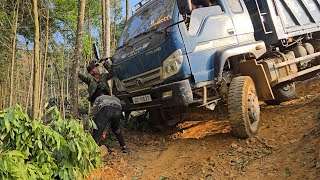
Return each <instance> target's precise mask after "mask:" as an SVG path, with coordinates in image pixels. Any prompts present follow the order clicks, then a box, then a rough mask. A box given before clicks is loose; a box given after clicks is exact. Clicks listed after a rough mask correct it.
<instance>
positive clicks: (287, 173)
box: [283, 168, 291, 177]
mask: <svg viewBox="0 0 320 180" xmlns="http://www.w3.org/2000/svg"><path fill="white" fill-rule="evenodd" d="M283 176H284V177H289V176H291V171H290V169H289V168H285V169H284V172H283Z"/></svg>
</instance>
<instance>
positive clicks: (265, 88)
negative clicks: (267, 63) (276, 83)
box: [239, 60, 274, 101]
mask: <svg viewBox="0 0 320 180" xmlns="http://www.w3.org/2000/svg"><path fill="white" fill-rule="evenodd" d="M239 73H241V75H243V76H250V77H251V78H252V79H253V81H254V84H255V86H256V90H257V94H258V97H259V100H260V101H264V100H271V99H274V95H273V92H272V90H271V86H270V84H269V81H268V79H267V76H266V72H265V70H264V68H263V66H262V65H261V64H257V61H256V60H247V61H244V62H241V63H239Z"/></svg>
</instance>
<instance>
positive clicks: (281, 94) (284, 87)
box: [265, 82, 296, 105]
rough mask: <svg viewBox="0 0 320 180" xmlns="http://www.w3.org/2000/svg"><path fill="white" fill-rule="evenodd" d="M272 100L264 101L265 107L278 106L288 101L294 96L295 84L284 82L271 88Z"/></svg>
mask: <svg viewBox="0 0 320 180" xmlns="http://www.w3.org/2000/svg"><path fill="white" fill-rule="evenodd" d="M272 91H273V95H274V100H268V101H265V103H266V104H267V105H279V104H280V103H282V102H285V101H289V100H291V99H293V98H294V96H295V95H296V85H295V82H284V83H281V84H278V85H276V86H275V87H273V88H272Z"/></svg>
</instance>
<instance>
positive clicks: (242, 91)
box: [228, 76, 260, 138]
mask: <svg viewBox="0 0 320 180" xmlns="http://www.w3.org/2000/svg"><path fill="white" fill-rule="evenodd" d="M228 109H229V114H230V125H231V128H232V130H231V131H232V134H233V135H234V136H236V137H239V138H248V137H254V136H255V135H256V134H257V132H258V128H259V124H260V107H259V101H258V96H257V92H256V88H255V85H254V82H253V80H252V79H251V77H249V76H239V77H236V78H234V79H233V80H232V82H231V85H230V88H229V94H228Z"/></svg>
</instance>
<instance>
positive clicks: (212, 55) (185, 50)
mask: <svg viewBox="0 0 320 180" xmlns="http://www.w3.org/2000/svg"><path fill="white" fill-rule="evenodd" d="M204 1H207V3H206V4H204V5H199V4H197V5H195V4H192V2H194V1H191V0H150V1H148V0H143V1H141V2H140V3H138V4H137V7H138V8H137V9H136V11H135V12H134V14H133V15H132V17H131V18H130V19H129V20H128V22H127V23H126V26H125V28H124V30H123V33H122V35H121V37H120V39H119V41H118V46H117V49H116V51H115V54H114V56H113V57H112V60H113V65H112V67H113V74H114V76H115V77H114V87H115V88H116V91H115V92H116V95H117V97H118V98H119V99H120V100H121V103H122V105H123V109H124V110H125V111H132V110H140V109H159V108H172V107H177V106H184V107H187V106H190V105H196V106H197V107H206V108H209V109H211V110H213V109H214V108H215V106H216V105H217V103H218V101H222V102H223V103H225V104H227V105H228V110H229V114H230V120H229V122H230V124H231V127H232V132H233V134H234V135H236V136H238V137H243V138H246V137H252V136H254V135H256V133H257V130H258V127H259V123H260V107H259V101H267V100H270V101H275V100H277V101H279V102H280V101H285V100H289V99H291V98H293V97H294V84H293V83H292V82H293V80H294V78H295V77H297V76H300V75H303V74H306V73H309V72H311V71H315V70H319V69H320V65H318V63H313V64H315V65H316V66H315V67H312V68H309V67H311V66H309V65H310V62H313V60H314V59H315V57H317V56H319V55H320V54H319V53H318V52H316V51H315V50H314V49H313V46H312V45H311V41H310V43H309V40H310V39H311V38H310V37H311V34H312V33H314V34H315V35H316V36H319V33H318V32H319V31H320V29H319V28H314V26H312V29H310V30H306V29H305V28H306V26H304V25H300V26H296V27H295V29H296V30H297V29H298V30H299V29H300V31H299V33H297V31H296V30H295V31H294V32H293V31H292V32H289V31H287V30H286V29H289V28H290V27H292V25H291V24H292V23H291V24H290V23H285V22H286V21H287V22H291V20H290V18H291V19H293V20H295V19H298V20H300V19H299V18H302V21H303V20H306V19H307V18H305V17H302V16H301V17H300V16H295V14H294V13H292V12H293V11H297V8H295V7H296V6H297V5H301V3H299V2H298V1H297V0H295V1H292V2H290V4H283V3H282V4H281V3H280V2H273V1H271V0H255V1H254V0H245V1H244V0H204ZM296 1H297V2H296ZM291 6H293V7H291ZM308 6H311V7H313V6H315V7H316V4H314V5H313V4H308ZM281 8H282V9H283V11H281V12H279V9H281ZM284 10H286V11H288V12H284ZM309 10H310V12H306V11H308V9H305V8H301V9H300V10H299V11H305V12H304V14H306V15H308V14H314V13H319V10H318V9H315V8H310V9H309ZM291 11H292V12H291ZM295 13H296V12H295ZM298 14H299V13H298ZM300 14H301V12H300ZM315 17H318V16H315ZM280 20H281V21H280ZM307 20H308V21H310V22H311V20H310V19H307ZM318 20H319V18H318ZM318 20H312V22H313V21H315V22H320V21H318ZM279 22H282V24H277V23H279ZM293 22H295V21H293ZM299 22H300V21H299ZM287 24H289V25H290V26H289V25H288V26H287ZM310 27H311V26H310ZM317 27H319V26H317ZM282 29H283V30H282ZM305 37H308V38H305ZM293 39H295V40H294V41H293ZM303 43H304V44H303ZM266 44H267V45H266ZM302 45H304V46H302ZM304 47H305V48H304ZM314 47H315V49H319V50H320V46H319V45H317V46H314ZM302 50H303V52H302ZM304 51H305V53H304ZM307 51H308V53H307ZM296 57H297V58H296ZM299 63H300V64H299ZM302 64H303V65H302ZM292 84H293V85H292Z"/></svg>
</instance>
